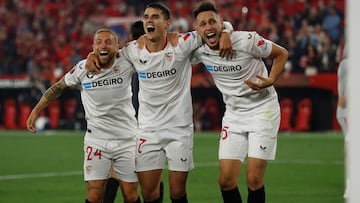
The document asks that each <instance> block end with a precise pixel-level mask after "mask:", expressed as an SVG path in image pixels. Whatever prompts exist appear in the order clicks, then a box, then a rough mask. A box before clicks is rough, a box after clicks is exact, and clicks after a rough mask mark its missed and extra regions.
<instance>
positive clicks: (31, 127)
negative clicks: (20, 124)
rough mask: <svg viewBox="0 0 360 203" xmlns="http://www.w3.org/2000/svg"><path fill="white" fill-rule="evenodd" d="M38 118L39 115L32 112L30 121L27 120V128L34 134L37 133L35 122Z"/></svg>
mask: <svg viewBox="0 0 360 203" xmlns="http://www.w3.org/2000/svg"><path fill="white" fill-rule="evenodd" d="M38 117H39V113H37V112H35V111H34V110H32V111H31V113H30V115H29V117H28V119H27V120H26V128H27V129H28V130H29V131H30V132H32V133H36V132H37V129H36V128H35V122H36V120H37V118H38Z"/></svg>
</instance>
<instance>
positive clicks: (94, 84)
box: [82, 77, 123, 89]
mask: <svg viewBox="0 0 360 203" xmlns="http://www.w3.org/2000/svg"><path fill="white" fill-rule="evenodd" d="M122 83H123V79H122V78H120V77H119V78H111V79H104V80H97V81H91V82H84V83H83V84H82V87H83V88H84V89H94V88H99V87H106V86H116V85H120V84H122Z"/></svg>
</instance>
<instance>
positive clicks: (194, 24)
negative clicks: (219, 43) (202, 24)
mask: <svg viewBox="0 0 360 203" xmlns="http://www.w3.org/2000/svg"><path fill="white" fill-rule="evenodd" d="M193 28H194V30H195V31H197V28H198V26H197V23H196V20H195V21H194V22H193Z"/></svg>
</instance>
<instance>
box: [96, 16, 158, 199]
mask: <svg viewBox="0 0 360 203" xmlns="http://www.w3.org/2000/svg"><path fill="white" fill-rule="evenodd" d="M130 30H131V34H130V36H129V41H132V40H137V39H138V38H139V37H140V36H142V35H144V34H145V31H144V24H143V22H142V21H141V20H139V21H136V22H134V23H133V24H132V25H131V27H130ZM131 89H132V93H133V96H132V102H133V105H134V108H135V117H136V118H137V113H138V108H139V101H138V92H139V79H138V75H137V73H136V72H135V73H133V76H132V81H131ZM134 158H135V157H134ZM118 187H119V181H118V178H117V177H116V174H115V173H114V171H113V170H112V171H111V177H110V178H109V179H108V180H107V182H106V189H105V195H104V202H103V203H113V202H114V201H115V198H116V195H117V191H118ZM163 197H164V183H163V181H161V182H160V200H161V202H162V200H163Z"/></svg>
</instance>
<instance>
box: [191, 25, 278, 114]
mask: <svg viewBox="0 0 360 203" xmlns="http://www.w3.org/2000/svg"><path fill="white" fill-rule="evenodd" d="M231 41H232V48H233V50H234V51H235V52H236V55H235V56H234V57H233V59H230V60H227V59H225V58H221V57H220V56H219V51H218V50H212V49H210V48H209V47H208V46H207V45H206V44H204V45H202V46H201V47H200V48H199V49H197V50H196V52H195V53H194V58H193V60H192V62H193V63H199V62H202V63H203V64H204V65H205V67H206V68H207V70H208V71H209V72H210V73H211V74H212V76H213V79H214V82H215V85H216V87H217V88H218V89H219V90H220V92H221V93H222V95H223V100H224V103H225V104H226V110H227V111H231V112H233V113H236V114H237V115H238V114H240V115H244V114H246V113H249V112H250V111H252V110H255V111H257V110H260V109H261V108H260V107H261V106H262V104H264V103H266V102H268V101H269V100H273V99H275V98H276V99H277V94H276V91H275V88H274V87H273V86H270V87H268V88H265V89H261V90H252V89H251V88H250V87H249V86H248V85H246V84H245V83H244V81H245V80H253V81H257V80H258V79H257V78H256V75H261V76H264V77H268V71H267V69H266V66H265V63H264V62H263V60H262V58H267V57H268V56H269V55H270V53H271V49H272V43H271V41H268V40H266V39H264V38H262V37H261V36H259V35H258V34H257V33H256V32H246V31H236V32H233V33H232V34H231Z"/></svg>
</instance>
